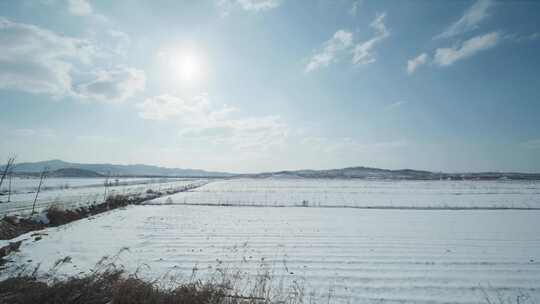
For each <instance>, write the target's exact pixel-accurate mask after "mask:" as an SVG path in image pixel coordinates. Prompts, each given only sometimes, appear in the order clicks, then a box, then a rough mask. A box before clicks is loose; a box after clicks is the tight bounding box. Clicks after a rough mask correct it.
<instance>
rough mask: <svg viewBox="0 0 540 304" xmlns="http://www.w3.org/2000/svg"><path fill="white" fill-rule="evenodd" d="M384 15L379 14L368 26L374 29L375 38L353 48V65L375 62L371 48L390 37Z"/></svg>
mask: <svg viewBox="0 0 540 304" xmlns="http://www.w3.org/2000/svg"><path fill="white" fill-rule="evenodd" d="M385 17H386V14H379V15H377V17H375V20H373V22H371V24H370V25H369V26H370V27H371V28H373V29H375V36H374V37H373V38H371V39H369V40H367V41H364V42H362V43H358V44H357V45H356V46H355V47H354V51H353V59H352V62H353V63H354V64H362V65H364V64H369V63H373V62H375V60H376V59H375V56H374V54H373V48H374V47H375V45H377V44H378V43H380V42H381V41H383V40H384V39H386V38H387V37H388V36H390V32H389V31H388V29H387V28H386V25H385V24H384V19H385Z"/></svg>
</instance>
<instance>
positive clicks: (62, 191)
mask: <svg viewBox="0 0 540 304" xmlns="http://www.w3.org/2000/svg"><path fill="white" fill-rule="evenodd" d="M206 182H207V180H205V179H190V178H181V179H180V178H170V179H166V178H124V179H122V178H120V179H118V180H116V179H109V183H110V185H111V186H109V187H107V189H105V187H104V184H105V179H104V178H49V179H45V180H44V183H43V186H42V189H41V192H40V193H39V196H38V200H37V202H36V209H37V211H39V210H41V209H44V208H47V207H48V206H50V205H51V204H56V205H60V206H63V207H65V208H68V209H69V208H76V207H79V206H87V205H91V204H94V203H101V202H103V201H104V199H105V196H107V195H110V194H130V195H133V194H141V193H144V192H145V191H147V190H148V189H152V190H154V191H167V190H173V189H177V188H180V187H183V186H186V185H191V184H203V183H206ZM4 184H5V182H4ZM38 184H39V179H33V178H32V179H19V178H17V179H15V178H14V179H13V181H12V191H13V192H12V194H11V196H10V197H9V202H8V195H7V194H6V195H1V196H0V201H2V203H0V216H1V215H6V214H25V213H28V212H29V211H31V209H32V204H33V201H34V198H35V196H36V189H37V187H38ZM2 187H3V188H4V185H3V186H2Z"/></svg>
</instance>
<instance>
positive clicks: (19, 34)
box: [0, 18, 145, 101]
mask: <svg viewBox="0 0 540 304" xmlns="http://www.w3.org/2000/svg"><path fill="white" fill-rule="evenodd" d="M0 44H1V45H2V51H1V52H0V89H11V90H20V91H25V92H29V93H35V94H48V95H51V96H53V97H55V98H58V97H66V96H71V97H77V98H84V99H97V100H111V101H123V100H125V99H126V98H129V97H130V96H132V95H133V94H134V93H136V92H138V91H141V90H143V89H144V85H145V76H144V72H143V71H140V70H137V69H133V68H128V67H118V68H115V69H112V70H101V71H99V72H95V73H91V76H92V79H91V80H89V81H88V80H87V81H86V82H84V83H82V84H79V85H74V82H76V81H74V79H73V78H74V75H75V74H78V75H82V74H88V73H85V72H84V68H86V67H88V66H89V65H90V64H92V63H93V62H94V60H95V59H96V58H98V57H99V58H102V59H103V58H104V57H107V56H109V55H110V53H109V52H103V50H102V49H101V48H100V47H98V46H97V45H95V44H93V43H92V42H90V41H89V40H86V39H79V38H72V37H67V36H62V35H59V34H56V33H55V32H52V31H49V30H47V29H43V28H40V27H37V26H34V25H30V24H24V23H16V22H12V21H10V20H7V19H4V18H0ZM81 69H83V70H82V71H81Z"/></svg>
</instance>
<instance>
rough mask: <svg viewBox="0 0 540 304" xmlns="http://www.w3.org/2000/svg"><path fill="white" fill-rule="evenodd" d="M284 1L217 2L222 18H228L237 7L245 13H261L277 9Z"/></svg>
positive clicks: (228, 0) (229, 0)
mask: <svg viewBox="0 0 540 304" xmlns="http://www.w3.org/2000/svg"><path fill="white" fill-rule="evenodd" d="M282 2H283V0H217V1H216V5H217V7H218V8H219V9H220V10H221V15H222V16H227V15H228V14H229V13H230V12H231V11H232V10H233V9H235V8H236V7H239V8H241V9H242V10H244V11H253V12H261V11H267V10H270V9H274V8H277V7H278V6H280V5H281V3H282Z"/></svg>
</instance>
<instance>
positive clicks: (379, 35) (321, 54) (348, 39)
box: [305, 14, 390, 72]
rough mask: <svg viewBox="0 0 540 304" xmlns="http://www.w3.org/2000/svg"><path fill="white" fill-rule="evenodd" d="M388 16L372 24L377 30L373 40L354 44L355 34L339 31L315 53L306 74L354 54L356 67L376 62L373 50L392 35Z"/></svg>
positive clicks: (378, 17)
mask: <svg viewBox="0 0 540 304" xmlns="http://www.w3.org/2000/svg"><path fill="white" fill-rule="evenodd" d="M385 16H386V14H379V15H377V16H376V17H375V19H374V20H373V21H372V22H371V23H370V25H369V26H370V27H371V28H373V29H375V36H374V37H372V38H371V39H369V40H367V41H364V42H359V43H356V44H354V39H353V33H351V32H350V31H347V30H343V29H342V30H339V31H337V32H335V33H334V35H333V36H332V38H330V39H329V40H328V41H326V42H325V43H324V44H323V47H322V49H321V50H320V51H318V52H317V53H315V54H314V55H313V56H312V57H311V58H310V60H309V62H308V64H307V65H306V68H305V72H311V71H313V70H316V69H319V68H321V67H326V66H328V65H330V64H331V63H333V62H337V61H339V59H340V57H342V56H344V55H350V54H352V55H353V57H352V63H353V64H355V65H360V64H369V63H372V62H375V55H374V54H373V48H374V47H375V45H376V44H378V43H379V42H381V41H382V40H383V39H385V38H386V37H388V36H389V35H390V33H389V31H388V29H387V28H386V25H385V24H384V18H385Z"/></svg>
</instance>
